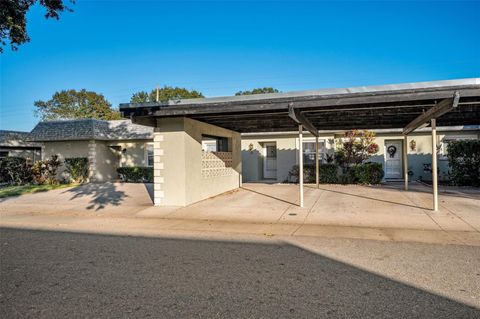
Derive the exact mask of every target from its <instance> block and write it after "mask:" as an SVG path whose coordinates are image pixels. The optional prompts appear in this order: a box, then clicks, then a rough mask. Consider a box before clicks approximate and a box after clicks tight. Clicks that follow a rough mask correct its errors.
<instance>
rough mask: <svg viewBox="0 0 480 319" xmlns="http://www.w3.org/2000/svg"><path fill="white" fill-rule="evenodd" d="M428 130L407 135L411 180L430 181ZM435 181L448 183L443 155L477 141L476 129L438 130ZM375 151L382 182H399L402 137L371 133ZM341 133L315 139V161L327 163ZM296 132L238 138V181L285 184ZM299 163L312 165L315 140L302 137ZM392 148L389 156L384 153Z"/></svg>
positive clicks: (294, 151)
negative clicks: (450, 147)
mask: <svg viewBox="0 0 480 319" xmlns="http://www.w3.org/2000/svg"><path fill="white" fill-rule="evenodd" d="M430 131H431V130H430V128H423V129H418V130H416V131H415V132H414V133H411V134H409V135H408V144H409V145H408V170H409V174H410V179H411V180H417V179H423V180H431V171H430V169H431V163H432V157H431V154H432V139H431V133H430ZM437 131H438V133H437V134H438V135H437V138H438V141H437V149H438V152H439V153H438V154H439V157H438V159H439V165H438V166H439V179H440V180H447V179H448V161H447V158H446V152H447V147H446V145H447V144H448V142H449V141H452V140H462V139H479V138H480V126H463V127H438V128H437ZM373 132H375V133H376V138H375V143H377V144H378V146H379V151H378V153H377V154H376V155H374V156H372V157H371V158H370V159H369V161H372V162H378V163H381V164H382V165H383V168H384V171H385V180H400V179H403V168H402V155H403V135H402V131H401V130H373ZM342 137H343V132H322V133H321V135H320V138H319V154H320V156H319V158H320V159H321V163H326V162H327V157H328V156H332V155H333V153H334V152H335V149H336V148H337V147H338V145H339V142H340V139H341V138H342ZM298 143H299V142H298V132H285V133H271V134H270V133H261V134H255V133H244V134H242V177H243V181H244V182H250V181H275V182H284V181H287V180H288V172H289V171H290V170H291V169H292V167H293V166H294V165H296V164H298V148H299V147H298V146H299V145H298ZM303 144H304V145H303V150H304V151H303V153H304V154H303V159H304V160H303V162H304V164H305V165H308V164H314V163H315V138H314V137H313V136H311V135H309V134H306V135H305V137H304V142H303ZM389 146H394V149H395V150H396V151H395V153H394V154H392V155H393V156H391V155H390V154H388V152H386V150H387V149H388V147H389Z"/></svg>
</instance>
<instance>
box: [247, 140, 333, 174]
mask: <svg viewBox="0 0 480 319" xmlns="http://www.w3.org/2000/svg"><path fill="white" fill-rule="evenodd" d="M333 138H334V136H333V134H323V135H321V136H320V137H319V139H320V140H324V141H325V144H326V148H327V152H329V153H333V145H330V144H329V141H332V139H333ZM304 140H305V141H309V142H310V141H315V137H314V136H313V135H311V134H305V133H304ZM269 142H275V143H276V144H277V178H276V179H275V181H277V182H279V183H281V182H284V181H286V180H287V179H288V172H290V170H291V169H292V167H293V166H294V165H296V164H297V163H298V143H299V142H298V134H295V133H292V134H289V133H287V134H275V135H270V134H269V135H261V134H259V135H247V136H242V165H243V166H242V171H243V181H245V182H249V181H260V180H264V177H263V165H264V153H263V152H264V150H263V149H264V144H265V143H269ZM250 144H252V146H253V148H252V149H251V150H250Z"/></svg>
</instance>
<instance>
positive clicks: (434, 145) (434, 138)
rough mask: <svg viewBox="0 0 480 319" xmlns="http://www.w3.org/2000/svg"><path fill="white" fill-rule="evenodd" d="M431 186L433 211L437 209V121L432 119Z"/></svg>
mask: <svg viewBox="0 0 480 319" xmlns="http://www.w3.org/2000/svg"><path fill="white" fill-rule="evenodd" d="M432 187H433V211H435V212H436V211H438V172H437V121H436V119H432Z"/></svg>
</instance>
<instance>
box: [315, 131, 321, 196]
mask: <svg viewBox="0 0 480 319" xmlns="http://www.w3.org/2000/svg"><path fill="white" fill-rule="evenodd" d="M318 161H319V159H318V136H315V182H316V183H317V188H320V186H319V183H320V176H319V164H318Z"/></svg>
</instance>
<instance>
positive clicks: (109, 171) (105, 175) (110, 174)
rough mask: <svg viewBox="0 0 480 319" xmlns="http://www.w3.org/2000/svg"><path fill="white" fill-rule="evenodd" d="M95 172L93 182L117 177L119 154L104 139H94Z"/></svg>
mask: <svg viewBox="0 0 480 319" xmlns="http://www.w3.org/2000/svg"><path fill="white" fill-rule="evenodd" d="M95 153H96V154H95V158H96V165H95V174H94V175H93V176H92V177H93V180H92V181H94V182H100V183H101V182H111V181H114V180H115V179H117V167H118V165H119V164H118V163H119V157H120V156H119V155H118V154H117V153H116V152H115V151H114V150H113V149H112V148H110V147H109V146H108V144H107V143H106V142H104V141H95Z"/></svg>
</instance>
